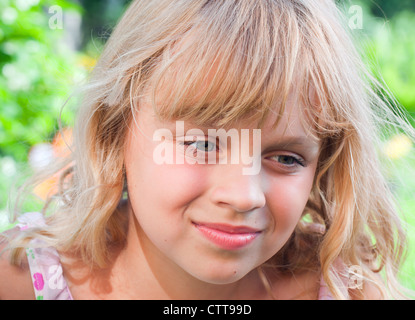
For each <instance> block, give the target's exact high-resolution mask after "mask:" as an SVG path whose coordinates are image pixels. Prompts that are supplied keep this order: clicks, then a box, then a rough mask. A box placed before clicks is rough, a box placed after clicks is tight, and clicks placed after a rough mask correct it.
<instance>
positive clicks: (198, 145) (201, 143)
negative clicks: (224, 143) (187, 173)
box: [182, 140, 217, 153]
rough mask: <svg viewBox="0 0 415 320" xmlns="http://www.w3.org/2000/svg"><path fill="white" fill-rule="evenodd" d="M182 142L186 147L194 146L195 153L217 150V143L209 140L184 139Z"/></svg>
mask: <svg viewBox="0 0 415 320" xmlns="http://www.w3.org/2000/svg"><path fill="white" fill-rule="evenodd" d="M182 144H183V145H184V146H186V147H192V148H194V151H195V153H197V151H201V152H212V151H217V143H214V142H211V141H208V140H197V141H184V142H182Z"/></svg>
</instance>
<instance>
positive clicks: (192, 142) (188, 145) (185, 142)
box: [180, 139, 219, 156]
mask: <svg viewBox="0 0 415 320" xmlns="http://www.w3.org/2000/svg"><path fill="white" fill-rule="evenodd" d="M197 143H204V144H205V145H206V144H207V143H210V144H214V145H215V146H216V148H215V151H219V145H218V143H216V142H215V143H213V142H212V141H209V140H202V139H200V140H189V141H180V144H181V145H182V146H185V147H186V148H187V147H190V146H191V145H193V144H197ZM197 151H200V152H206V153H208V152H212V151H213V150H202V149H198V148H197V147H194V152H193V156H196V155H197Z"/></svg>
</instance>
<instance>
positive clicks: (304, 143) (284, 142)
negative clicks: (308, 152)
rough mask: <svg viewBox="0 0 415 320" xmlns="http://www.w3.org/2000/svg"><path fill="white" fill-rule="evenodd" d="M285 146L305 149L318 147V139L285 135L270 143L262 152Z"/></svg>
mask: <svg viewBox="0 0 415 320" xmlns="http://www.w3.org/2000/svg"><path fill="white" fill-rule="evenodd" d="M287 147H301V148H306V149H314V148H319V147H320V140H316V139H312V138H308V137H305V136H301V137H286V138H283V139H281V140H278V141H276V142H274V143H270V144H269V146H268V147H266V148H265V150H264V151H263V152H265V153H266V152H270V151H273V150H275V149H280V148H287Z"/></svg>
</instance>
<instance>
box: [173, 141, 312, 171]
mask: <svg viewBox="0 0 415 320" xmlns="http://www.w3.org/2000/svg"><path fill="white" fill-rule="evenodd" d="M197 143H205V144H207V143H210V144H213V145H215V146H216V149H215V151H219V144H218V143H217V142H215V143H213V142H212V141H209V140H202V139H200V140H189V141H181V142H180V144H181V145H182V146H185V147H186V148H187V147H190V146H191V145H193V144H197ZM198 150H199V151H200V152H205V153H208V152H213V150H201V149H198V148H197V147H194V152H193V156H196V155H197V152H198ZM279 157H285V158H288V159H292V160H293V161H294V164H290V165H287V164H282V163H280V162H279V161H276V160H272V161H274V162H277V163H279V164H280V165H281V166H284V167H285V168H288V169H294V168H296V167H298V166H301V167H306V166H307V165H306V162H305V160H303V159H302V158H300V157H296V156H292V155H284V154H283V155H275V156H271V157H269V158H270V159H272V158H279Z"/></svg>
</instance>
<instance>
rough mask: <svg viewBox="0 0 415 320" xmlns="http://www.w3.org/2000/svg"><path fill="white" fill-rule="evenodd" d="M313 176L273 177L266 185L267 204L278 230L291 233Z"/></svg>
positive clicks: (301, 209)
mask: <svg viewBox="0 0 415 320" xmlns="http://www.w3.org/2000/svg"><path fill="white" fill-rule="evenodd" d="M312 181H313V177H312V176H308V175H304V176H285V177H279V178H275V179H274V180H273V181H271V182H270V183H269V185H268V190H267V204H268V209H269V211H270V214H271V219H273V221H274V227H275V229H277V230H278V232H283V230H284V231H285V230H287V233H291V232H292V231H293V229H294V228H295V226H296V224H297V223H298V220H299V219H300V218H301V215H302V213H303V211H304V208H305V205H306V204H307V201H308V198H309V195H310V191H311V187H312Z"/></svg>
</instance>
